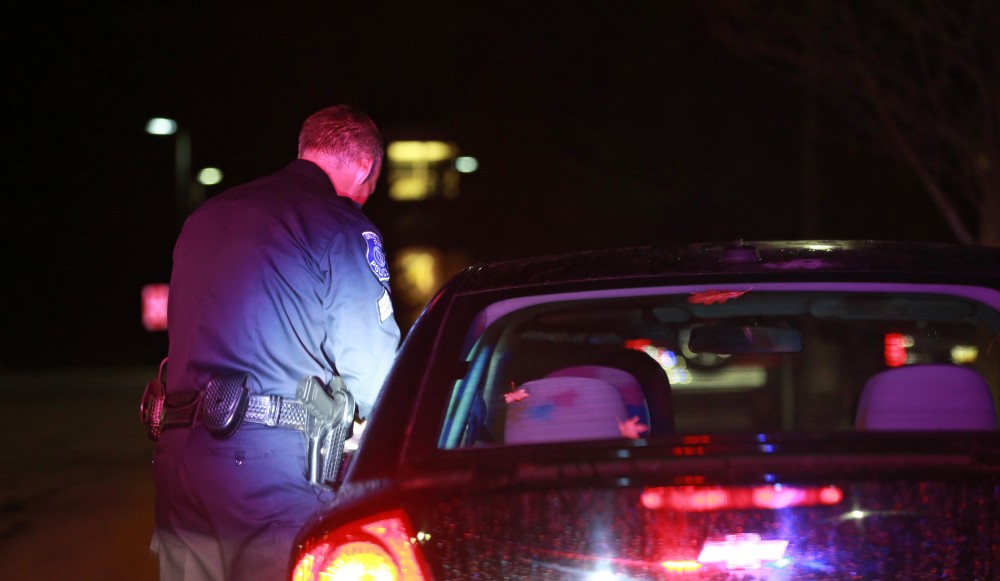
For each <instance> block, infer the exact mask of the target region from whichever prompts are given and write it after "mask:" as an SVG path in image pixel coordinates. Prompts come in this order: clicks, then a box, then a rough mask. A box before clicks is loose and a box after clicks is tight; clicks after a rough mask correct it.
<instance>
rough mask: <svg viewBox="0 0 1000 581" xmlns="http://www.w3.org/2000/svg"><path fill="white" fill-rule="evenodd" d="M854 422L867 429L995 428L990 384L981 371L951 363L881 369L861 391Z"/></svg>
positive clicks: (994, 413)
mask: <svg viewBox="0 0 1000 581" xmlns="http://www.w3.org/2000/svg"><path fill="white" fill-rule="evenodd" d="M855 426H856V427H857V428H858V429H864V430H994V429H996V412H995V410H994V404H993V396H992V394H991V393H990V388H989V385H987V383H986V381H985V380H984V379H983V377H982V376H981V375H979V373H977V372H976V371H974V370H972V369H969V368H967V367H961V366H958V365H948V364H927V365H907V366H904V367H896V368H893V369H888V370H886V371H882V372H880V373H878V374H876V375H874V376H872V378H871V379H869V380H868V383H866V384H865V387H864V390H863V391H862V392H861V401H860V403H859V405H858V412H857V416H856V418H855Z"/></svg>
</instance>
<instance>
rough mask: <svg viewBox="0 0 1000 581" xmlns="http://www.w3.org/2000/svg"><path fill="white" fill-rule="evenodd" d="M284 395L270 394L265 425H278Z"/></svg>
mask: <svg viewBox="0 0 1000 581" xmlns="http://www.w3.org/2000/svg"><path fill="white" fill-rule="evenodd" d="M282 399H283V398H282V397H281V396H280V395H269V396H268V406H267V412H266V414H265V415H264V425H265V426H269V427H272V428H273V427H275V426H277V425H278V418H280V417H281V406H282V403H283V401H282Z"/></svg>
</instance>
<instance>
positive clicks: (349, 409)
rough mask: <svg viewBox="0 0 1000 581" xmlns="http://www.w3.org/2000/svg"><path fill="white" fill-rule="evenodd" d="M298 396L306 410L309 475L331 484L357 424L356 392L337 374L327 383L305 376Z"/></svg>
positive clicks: (313, 479)
mask: <svg viewBox="0 0 1000 581" xmlns="http://www.w3.org/2000/svg"><path fill="white" fill-rule="evenodd" d="M297 396H298V397H297V399H298V401H299V402H301V403H302V407H303V408H304V409H305V411H306V421H305V429H304V430H303V432H304V433H305V436H306V479H308V480H309V482H310V483H312V484H317V485H322V486H332V485H333V484H334V482H335V481H336V479H337V473H338V471H339V469H340V461H341V459H342V458H343V450H344V442H345V441H346V440H347V438H349V437H350V435H351V430H352V428H353V426H354V396H353V395H351V392H350V391H349V390H348V389H347V385H346V384H345V383H344V380H343V379H342V378H341V377H340V376H336V375H335V376H334V378H333V380H331V381H330V384H329V385H328V386H324V385H323V384H322V383H320V381H319V380H318V379H316V378H315V377H306V378H305V379H303V380H302V381H300V382H299V385H298V392H297Z"/></svg>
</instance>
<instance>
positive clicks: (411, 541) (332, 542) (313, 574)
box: [292, 510, 428, 581]
mask: <svg viewBox="0 0 1000 581" xmlns="http://www.w3.org/2000/svg"><path fill="white" fill-rule="evenodd" d="M417 538H418V537H417V536H414V535H413V534H412V527H411V526H410V522H409V519H408V518H407V517H406V514H405V513H404V512H403V511H401V510H395V511H392V512H387V513H382V514H379V515H376V516H374V517H371V518H368V519H365V520H362V521H355V522H353V523H351V524H349V525H346V526H344V527H341V528H339V529H337V530H335V531H333V532H331V533H329V534H327V535H325V536H323V537H322V538H321V539H320V540H319V541H318V542H316V543H314V544H312V545H310V546H309V547H308V550H307V551H306V552H305V553H303V554H302V556H301V557H299V560H298V563H296V565H295V570H294V571H293V572H292V581H348V580H352V581H353V580H358V581H361V580H371V581H396V580H400V581H404V580H405V581H409V580H411V579H413V580H417V581H422V580H424V579H427V578H428V575H427V572H426V571H427V566H426V564H425V563H424V562H423V558H422V556H421V554H420V550H419V548H417V546H416V543H417V542H418V541H417Z"/></svg>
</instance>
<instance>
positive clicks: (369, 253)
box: [361, 232, 389, 282]
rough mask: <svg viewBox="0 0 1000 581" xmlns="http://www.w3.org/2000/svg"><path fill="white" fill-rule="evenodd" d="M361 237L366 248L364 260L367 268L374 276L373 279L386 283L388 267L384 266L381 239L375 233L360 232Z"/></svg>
mask: <svg viewBox="0 0 1000 581" xmlns="http://www.w3.org/2000/svg"><path fill="white" fill-rule="evenodd" d="M361 235H362V236H363V237H364V239H365V245H366V246H367V250H366V251H365V258H366V259H367V260H368V266H369V267H370V268H371V269H372V272H373V273H374V274H375V278H377V279H379V281H380V282H388V281H389V265H388V264H386V261H385V251H384V250H382V239H381V238H379V235H378V234H376V233H375V232H362V233H361Z"/></svg>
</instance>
